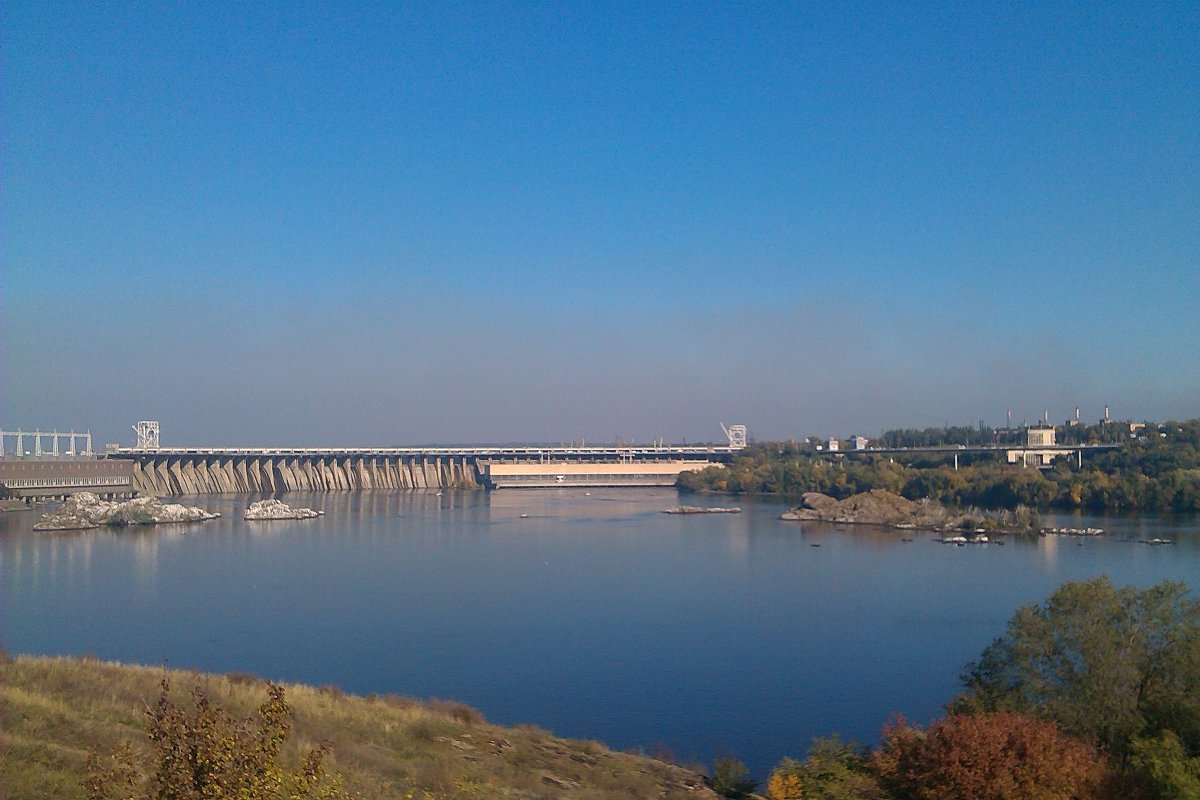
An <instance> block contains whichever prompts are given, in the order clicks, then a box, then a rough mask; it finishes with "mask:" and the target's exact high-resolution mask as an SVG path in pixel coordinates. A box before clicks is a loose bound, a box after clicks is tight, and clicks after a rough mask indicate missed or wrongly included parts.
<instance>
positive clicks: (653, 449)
mask: <svg viewBox="0 0 1200 800" xmlns="http://www.w3.org/2000/svg"><path fill="white" fill-rule="evenodd" d="M741 449H742V448H740V447H731V446H729V445H715V444H698V445H662V446H660V445H653V444H629V445H623V444H614V445H599V446H578V447H576V446H563V445H437V446H425V447H153V448H148V447H145V448H139V447H121V448H118V449H116V450H114V451H112V452H110V453H109V454H108V455H109V456H110V457H111V456H116V457H118V458H120V457H130V458H145V457H153V456H175V457H179V456H209V457H211V456H216V457H221V456H245V457H251V458H262V457H268V456H284V457H288V456H295V457H301V456H303V457H314V456H316V457H332V458H338V457H345V456H348V457H352V458H361V457H410V458H411V457H416V458H420V457H439V456H440V457H451V458H553V459H570V458H582V459H621V458H633V459H645V458H652V459H653V458H659V459H661V458H704V457H712V456H731V455H733V454H734V453H736V452H738V451H740V450H741Z"/></svg>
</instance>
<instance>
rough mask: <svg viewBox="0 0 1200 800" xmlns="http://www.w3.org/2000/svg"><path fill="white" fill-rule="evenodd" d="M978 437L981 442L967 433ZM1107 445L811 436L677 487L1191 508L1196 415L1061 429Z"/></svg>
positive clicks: (1198, 491) (962, 431)
mask: <svg viewBox="0 0 1200 800" xmlns="http://www.w3.org/2000/svg"><path fill="white" fill-rule="evenodd" d="M995 435H997V434H995V433H994V432H992V433H988V434H987V435H986V436H985V435H984V434H980V433H978V432H976V431H974V430H973V429H971V428H948V429H947V428H936V429H927V430H925V431H889V432H887V433H885V434H884V436H883V437H881V438H880V439H879V440H878V441H880V442H881V443H883V444H886V445H887V446H890V447H900V446H914V447H915V446H925V445H937V446H953V445H955V444H958V443H962V444H966V445H974V444H981V443H982V444H988V443H991V442H992V438H993V436H995ZM976 439H982V440H981V441H975V440H976ZM1076 440H1078V441H1080V442H1087V443H1113V444H1118V445H1119V447H1118V448H1117V449H1115V450H1107V451H1102V452H1099V451H1098V452H1094V453H1089V454H1088V455H1087V456H1085V457H1084V459H1083V466H1082V467H1080V466H1078V464H1077V462H1076V461H1075V459H1074V458H1073V457H1069V456H1064V457H1060V458H1058V459H1056V460H1055V462H1054V465H1053V467H1052V468H1051V469H1048V470H1038V469H1035V468H1032V467H1029V468H1025V467H1020V466H1012V465H1008V464H1004V463H1001V458H1002V456H1000V455H998V454H996V453H983V454H970V453H964V454H961V455H959V469H957V470H955V469H954V467H953V464H952V462H951V461H950V459H951V457H952V456H953V451H949V452H947V453H942V454H937V453H911V454H901V453H895V454H888V455H883V454H878V455H862V454H858V455H856V454H854V453H853V452H847V453H842V454H839V455H831V454H829V453H827V452H825V453H822V452H818V451H816V450H815V448H814V445H813V444H812V443H811V442H796V441H790V442H767V443H760V444H753V445H751V446H749V447H747V448H746V449H745V450H743V451H741V453H739V454H738V455H737V457H736V458H734V460H733V462H732V463H731V464H729V465H728V466H727V467H710V468H708V469H704V470H700V471H697V472H684V473H681V474H680V476H679V481H678V484H677V485H678V487H679V488H680V489H682V490H684V491H697V492H699V491H710V492H720V493H728V494H735V495H737V494H759V495H781V496H784V497H793V498H799V497H801V496H802V495H803V494H804V493H805V492H820V493H821V494H827V495H829V496H830V497H833V498H835V499H837V500H844V499H845V498H847V497H850V496H851V495H855V494H860V493H862V492H867V491H870V490H872V489H882V490H886V491H889V492H893V493H895V494H898V495H900V496H902V497H905V498H907V499H909V500H920V499H922V498H929V499H931V500H936V501H937V502H939V503H942V504H944V505H947V506H951V507H954V508H968V507H971V506H977V507H981V508H987V509H1000V508H1005V509H1015V508H1017V506H1021V505H1024V506H1027V507H1030V508H1067V509H1076V508H1078V509H1090V510H1135V509H1141V510H1152V511H1166V510H1171V511H1200V419H1198V420H1189V421H1187V422H1166V423H1161V424H1158V425H1147V426H1146V427H1145V428H1142V429H1140V430H1139V431H1138V433H1137V435H1136V437H1135V436H1134V435H1133V434H1131V433H1130V431H1129V427H1128V426H1118V425H1116V424H1109V425H1103V426H1091V427H1087V426H1080V427H1079V428H1078V429H1068V430H1066V431H1064V433H1063V434H1062V435H1061V436H1060V437H1059V441H1060V442H1065V443H1068V444H1070V443H1075V441H1076Z"/></svg>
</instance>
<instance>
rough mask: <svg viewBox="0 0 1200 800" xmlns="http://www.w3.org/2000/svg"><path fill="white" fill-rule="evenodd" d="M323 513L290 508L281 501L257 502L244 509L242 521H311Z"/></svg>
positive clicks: (308, 509)
mask: <svg viewBox="0 0 1200 800" xmlns="http://www.w3.org/2000/svg"><path fill="white" fill-rule="evenodd" d="M324 513H325V512H324V511H314V510H313V509H311V508H292V507H291V506H289V505H288V504H287V503H285V502H283V501H282V500H258V501H256V502H253V503H251V504H250V507H249V508H247V509H246V514H245V516H244V517H243V519H249V520H263V519H312V518H313V517H319V516H321V515H322V514H324Z"/></svg>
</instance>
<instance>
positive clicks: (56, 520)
mask: <svg viewBox="0 0 1200 800" xmlns="http://www.w3.org/2000/svg"><path fill="white" fill-rule="evenodd" d="M219 516H221V515H220V514H214V513H212V512H209V511H205V510H204V509H203V508H198V507H196V506H185V505H181V504H179V503H163V502H161V501H160V500H159V499H158V498H157V497H138V498H135V499H133V500H126V501H124V502H120V503H118V502H110V501H108V500H101V499H100V497H99V496H98V495H96V494H93V493H92V492H77V493H76V494H73V495H71V496H70V497H68V498H67V499H66V501H65V502H64V503H63V504H62V505H61V506H60V507H59V508H57V509H56V510H54V511H51V512H50V513H49V514H46V515H45V516H44V517H42V519H41V520H40V521H39V522H37V523H35V524H34V526H33V529H34V530H35V531H79V530H88V529H90V528H99V527H101V526H112V527H120V526H123V525H158V524H161V523H166V522H172V523H173V522H203V521H204V520H208V519H216V518H217V517H219Z"/></svg>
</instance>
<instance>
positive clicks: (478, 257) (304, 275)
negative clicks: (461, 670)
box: [0, 0, 1200, 445]
mask: <svg viewBox="0 0 1200 800" xmlns="http://www.w3.org/2000/svg"><path fill="white" fill-rule="evenodd" d="M0 13H2V14H3V16H2V20H3V22H2V24H3V52H2V58H3V64H2V74H3V78H2V80H3V120H2V122H3V126H2V128H0V135H2V137H3V140H2V157H3V162H2V165H3V173H2V174H3V187H2V192H3V194H2V201H0V202H2V212H3V213H2V218H0V224H2V226H3V227H2V231H0V233H2V236H3V240H2V242H0V248H2V250H0V255H2V258H3V262H2V263H3V300H2V302H3V331H2V334H3V340H2V342H3V343H2V348H3V350H2V354H3V362H2V364H0V367H2V369H3V390H4V391H3V407H2V409H0V424H3V425H4V426H5V427H9V428H13V427H17V426H24V427H31V428H32V427H35V426H42V427H54V426H58V427H72V426H73V427H90V428H91V429H92V430H93V431H94V432H95V433H96V435H97V436H98V437H99V438H101V439H111V440H117V441H122V442H125V441H128V440H129V439H130V438H131V437H132V432H131V431H129V428H128V426H129V425H130V424H131V423H132V422H134V421H135V420H137V419H159V420H161V421H162V424H163V440H164V444H167V443H171V444H214V445H219V444H234V443H245V444H340V443H345V444H367V443H371V444H402V443H420V442H431V441H443V442H456V441H472V440H483V441H517V440H525V441H531V440H536V441H559V440H566V439H572V438H575V439H577V438H579V437H587V438H589V439H594V440H612V439H613V438H614V437H617V436H620V437H625V438H636V439H642V440H644V439H649V438H650V437H653V436H658V435H663V436H666V437H667V438H669V439H672V440H676V441H678V440H680V439H684V438H688V439H691V440H696V439H705V440H707V439H712V438H718V437H719V436H720V431H719V429H718V427H717V423H718V421H721V420H723V421H725V422H726V423H730V422H734V421H742V422H745V423H747V424H748V425H749V426H750V427H751V431H752V433H754V434H756V435H758V436H759V437H760V438H784V437H788V436H802V435H805V434H810V433H833V434H840V435H845V434H849V433H852V432H861V433H867V434H870V433H874V432H878V431H879V430H880V429H881V428H884V427H899V426H924V425H932V424H942V423H944V422H951V423H971V422H974V421H976V420H979V419H985V420H987V421H988V422H991V423H1001V422H1003V420H1004V416H1005V412H1006V411H1007V410H1008V409H1012V410H1013V413H1014V415H1015V416H1016V417H1017V418H1018V419H1020V418H1025V417H1028V418H1033V417H1035V416H1039V415H1040V414H1041V413H1042V411H1043V409H1049V410H1050V412H1051V416H1052V418H1054V419H1059V420H1061V419H1064V418H1066V417H1067V416H1068V415H1069V414H1070V413H1072V412H1073V410H1074V408H1075V406H1077V405H1078V406H1081V407H1082V408H1083V413H1084V415H1085V416H1087V417H1089V418H1096V417H1098V416H1099V415H1100V414H1101V413H1102V410H1103V406H1104V405H1106V404H1107V405H1110V406H1111V407H1112V410H1113V414H1114V415H1115V416H1118V417H1122V418H1124V417H1133V418H1138V419H1142V418H1150V419H1163V418H1171V417H1174V418H1180V417H1195V416H1200V344H1198V343H1200V322H1198V319H1200V44H1198V43H1200V5H1197V4H1195V3H1187V2H1171V3H1161V4H1155V3H1121V4H1109V3H1086V4H1077V3H1070V4H1068V3H1061V4H1056V3H1036V4H1029V5H1023V4H999V3H979V4H974V5H971V4H957V3H951V4H946V3H930V4H912V3H903V4H895V5H891V6H888V5H885V4H881V3H874V2H873V3H864V4H861V5H854V4H842V3H838V4H829V5H827V6H820V5H812V6H808V5H806V4H798V3H780V4H769V3H757V4H740V3H739V4H715V3H678V4H659V3H656V4H645V3H627V4H626V3H604V4H583V3H562V4H548V3H536V4H532V3H531V4H524V3H504V4H475V3H469V4H455V3H446V2H439V3H431V4H428V5H420V4H416V3H412V4H401V3H379V4H365V3H359V4H351V3H346V4H328V3H321V4H317V3H313V4H303V3H280V4H267V3H252V4H235V3H189V4H181V3H142V4H128V3H102V2H96V3H73V4H63V3H52V2H40V1H39V2H22V1H21V0H15V1H14V2H9V3H6V4H5V6H4V9H3V11H2V12H0Z"/></svg>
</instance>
